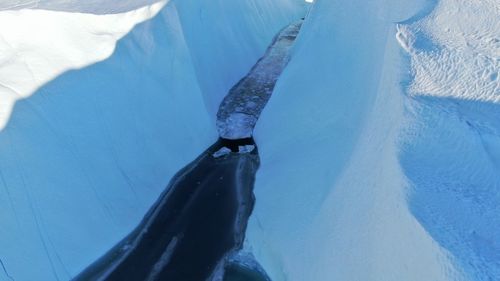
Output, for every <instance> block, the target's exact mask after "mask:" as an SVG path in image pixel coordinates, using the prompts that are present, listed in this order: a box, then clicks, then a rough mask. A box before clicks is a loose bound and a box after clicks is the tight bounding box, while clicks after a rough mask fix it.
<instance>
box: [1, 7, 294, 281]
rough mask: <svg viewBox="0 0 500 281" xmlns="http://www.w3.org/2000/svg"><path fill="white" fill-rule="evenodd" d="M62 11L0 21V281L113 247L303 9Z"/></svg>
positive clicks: (65, 267)
mask: <svg viewBox="0 0 500 281" xmlns="http://www.w3.org/2000/svg"><path fill="white" fill-rule="evenodd" d="M73 2H74V1H73ZM73 2H70V1H40V5H39V6H38V7H39V8H47V9H51V10H60V11H48V10H41V9H36V10H15V11H13V10H8V11H2V12H0V96H1V98H0V124H1V127H0V155H1V156H0V221H1V227H0V249H1V251H0V259H1V261H2V264H3V265H4V266H5V269H6V272H0V279H1V280H4V279H6V280H10V278H14V279H15V280H68V279H70V278H71V277H73V276H75V275H76V274H78V273H79V271H80V270H82V269H83V268H84V267H85V266H87V265H89V264H90V263H91V262H93V261H94V260H95V259H96V258H97V257H99V256H100V255H101V254H103V253H104V252H106V251H107V250H108V249H109V248H111V247H112V246H113V245H114V243H116V242H118V241H119V240H120V239H121V238H123V237H124V236H125V235H126V234H127V233H128V232H129V231H130V230H132V229H133V227H134V226H136V225H137V223H138V222H139V220H140V219H141V217H142V216H143V215H144V213H145V212H146V211H147V210H148V208H149V207H150V205H151V204H152V203H153V202H154V200H155V199H156V197H157V196H158V194H159V193H160V192H161V191H162V190H163V189H164V188H165V186H166V184H167V183H168V181H169V180H170V178H171V177H172V175H173V174H174V173H175V172H176V171H177V170H178V169H180V168H181V167H182V166H183V165H185V164H186V163H188V162H189V161H191V160H192V159H194V157H195V156H196V155H197V154H198V153H199V152H200V151H202V150H203V149H204V148H205V147H207V146H208V145H209V144H210V143H212V142H213V141H214V140H215V138H216V130H215V126H214V125H215V112H216V106H215V105H216V104H218V103H219V102H220V100H221V99H222V98H223V96H224V95H225V93H226V92H227V90H228V89H229V88H230V87H231V86H232V85H234V83H236V82H237V81H238V80H239V79H240V78H241V77H242V76H243V75H244V74H245V73H246V72H248V70H249V68H250V67H251V66H252V65H253V64H254V63H255V61H256V60H257V59H258V58H259V57H260V56H261V55H262V54H263V53H264V51H265V49H266V47H267V45H268V44H269V43H270V42H271V40H272V37H273V36H274V34H275V33H276V32H277V31H278V30H280V29H281V28H282V27H284V26H285V25H286V24H288V23H290V22H292V21H294V20H296V19H297V18H298V17H299V16H300V15H301V14H302V12H303V5H302V3H303V2H302V1H299V2H297V1H292V0H290V1H287V0H282V1H271V0H252V1H217V2H210V3H208V2H207V1H197V0H191V1H186V0H184V1H175V0H173V1H170V2H165V1H162V2H158V3H155V4H153V5H150V6H145V7H142V8H140V9H137V10H134V9H135V8H136V7H138V6H142V5H143V4H144V3H146V2H147V4H149V3H152V2H151V1H137V2H134V1H124V2H123V3H122V4H121V5H120V7H119V8H117V9H116V10H113V12H116V13H115V14H109V15H107V14H106V15H96V14H101V13H104V12H105V10H106V7H110V5H109V3H110V1H101V2H99V1H93V2H88V3H86V4H82V7H83V6H84V7H83V8H81V9H80V7H79V6H78V5H75V6H72V5H70V4H71V3H73ZM44 3H45V4H47V6H44V5H45V4H44ZM92 3H93V5H92ZM126 3H129V4H130V5H129V6H127V5H125V4H126ZM100 4H102V5H100ZM69 6H71V7H73V8H74V9H76V10H77V11H78V12H94V13H92V14H86V13H72V12H68V11H66V10H67V9H66V7H69ZM2 8H6V6H2ZM102 9H104V10H102ZM121 11H128V12H126V13H118V12H121ZM155 15H156V16H155ZM0 271H2V270H0Z"/></svg>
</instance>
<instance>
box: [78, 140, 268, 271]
mask: <svg viewBox="0 0 500 281" xmlns="http://www.w3.org/2000/svg"><path fill="white" fill-rule="evenodd" d="M223 143H225V144H227V141H224V140H219V141H218V142H217V143H216V144H214V145H213V146H211V147H210V148H209V149H207V150H206V151H205V152H204V153H202V154H201V155H200V156H199V157H198V159H196V160H195V161H193V162H192V163H191V164H189V165H188V166H186V167H185V168H184V169H182V170H181V171H180V172H179V173H177V175H176V176H175V177H174V178H173V179H172V181H171V182H170V184H169V186H168V187H167V191H166V192H164V194H162V195H161V196H160V198H159V199H158V201H157V202H156V204H155V205H154V206H153V207H152V208H151V210H150V211H149V212H148V214H147V215H146V216H145V217H144V219H143V221H142V222H141V224H140V225H139V226H138V227H137V229H136V230H135V231H134V232H132V233H131V234H130V235H129V236H127V237H126V238H125V239H124V240H123V241H121V242H120V243H119V244H118V245H117V246H115V247H114V248H113V249H111V250H110V251H109V252H108V253H107V254H106V255H105V256H104V257H102V258H101V259H100V260H98V261H97V262H96V263H94V264H93V265H91V266H90V267H89V268H88V269H87V270H85V271H84V272H82V273H81V274H80V275H79V276H78V277H77V278H75V280H116V281H126V280H167V281H168V280H171V281H204V280H206V279H207V278H208V277H210V275H211V274H212V272H213V271H214V269H215V268H216V266H217V264H218V263H219V262H220V261H221V260H223V258H224V257H225V256H226V255H227V254H228V253H230V252H232V251H236V250H238V249H240V248H241V247H242V244H243V239H244V234H245V231H246V225H247V221H248V218H249V216H250V214H251V212H252V208H253V204H254V196H253V185H254V180H255V173H256V171H257V169H258V166H259V157H258V152H257V149H255V150H254V151H252V152H251V153H247V154H238V153H232V154H230V155H227V156H225V157H221V158H214V157H213V156H212V154H213V153H214V152H215V151H217V150H218V149H220V148H221V147H222V146H223ZM252 143H253V141H252Z"/></svg>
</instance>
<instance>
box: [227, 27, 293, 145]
mask: <svg viewBox="0 0 500 281" xmlns="http://www.w3.org/2000/svg"><path fill="white" fill-rule="evenodd" d="M301 25H302V21H299V22H296V23H293V24H291V25H289V26H287V27H286V28H285V29H283V30H282V31H281V32H280V33H279V34H278V35H277V36H276V38H275V41H274V42H273V43H272V44H271V46H270V47H269V49H268V50H267V52H266V54H265V55H264V57H262V58H261V59H260V60H259V61H258V62H257V63H256V64H255V66H254V67H253V68H252V70H250V72H249V73H248V74H247V75H246V76H245V77H243V78H242V79H241V80H240V81H239V82H238V84H236V85H235V86H234V87H233V88H232V89H231V90H230V91H229V93H228V95H227V96H226V97H225V98H224V100H223V101H222V103H221V105H220V107H219V110H218V112H217V130H218V132H219V135H220V137H222V138H225V139H243V138H250V137H252V134H253V129H254V127H255V124H256V123H257V120H258V119H259V116H260V113H261V112H262V109H264V106H265V105H266V104H267V101H268V100H269V98H270V97H271V94H272V92H273V90H274V86H275V85H276V81H277V80H278V78H279V76H280V74H281V72H282V71H283V69H284V68H285V67H286V65H287V64H288V61H289V60H290V51H291V49H292V46H293V43H294V41H295V39H296V38H297V35H298V34H299V30H300V27H301Z"/></svg>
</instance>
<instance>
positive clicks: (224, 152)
mask: <svg viewBox="0 0 500 281" xmlns="http://www.w3.org/2000/svg"><path fill="white" fill-rule="evenodd" d="M229 153H231V149H229V148H227V147H225V146H224V147H222V148H221V149H219V150H217V151H216V152H215V153H214V154H212V155H213V157H214V158H219V157H222V156H225V155H228V154H229Z"/></svg>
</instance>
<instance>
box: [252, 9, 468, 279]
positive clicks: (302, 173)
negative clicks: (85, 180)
mask: <svg viewBox="0 0 500 281" xmlns="http://www.w3.org/2000/svg"><path fill="white" fill-rule="evenodd" d="M433 4H435V3H433V2H432V1H390V0H387V1H361V0H355V1H340V0H333V1H328V0H317V1H316V4H315V6H314V7H313V10H312V11H311V13H310V16H309V18H308V19H307V21H306V23H305V24H304V26H303V29H302V31H301V32H302V34H301V35H300V36H299V38H298V40H297V43H296V44H297V45H296V48H295V50H294V53H293V57H292V61H291V62H290V64H289V67H288V68H287V69H286V70H285V72H284V73H283V75H282V77H281V78H280V81H279V82H278V85H277V87H276V89H275V92H274V93H273V97H272V98H271V100H270V102H269V104H268V105H267V107H266V109H265V110H264V112H263V114H262V116H261V118H260V120H259V123H258V124H257V128H256V140H257V143H258V145H259V152H260V154H261V160H262V165H261V168H260V170H259V172H258V175H257V181H256V187H255V193H256V198H257V203H256V207H255V210H254V213H253V215H252V217H251V221H250V223H249V229H248V235H247V244H246V245H247V247H248V249H249V250H251V251H253V253H254V254H255V256H256V257H257V259H258V260H259V261H260V262H261V263H262V265H263V266H264V268H265V269H266V270H267V271H268V273H269V274H270V276H271V277H272V279H273V280H274V281H281V280H288V281H303V280H318V281H326V280H462V279H463V278H464V275H463V273H462V270H461V269H458V268H459V266H457V263H456V258H455V257H454V256H453V255H452V254H450V252H449V249H447V248H446V247H443V246H444V245H443V244H441V243H439V241H436V238H435V236H433V235H431V234H429V232H428V228H427V225H423V224H422V222H421V220H420V217H419V216H417V215H416V214H415V213H414V208H413V207H412V206H411V205H410V204H408V203H409V202H408V200H407V199H408V195H409V193H410V190H412V188H413V187H414V185H413V182H412V181H411V180H409V179H408V175H409V171H411V169H408V167H406V166H405V165H402V163H401V162H402V158H401V157H402V154H401V153H402V152H401V150H402V149H404V148H405V147H406V146H403V145H402V143H403V135H406V134H405V132H407V128H408V126H410V124H412V123H413V122H415V121H414V119H413V117H410V116H409V115H410V114H409V113H408V112H409V110H411V107H408V103H409V99H408V96H407V84H408V81H409V80H411V79H412V76H411V75H409V74H411V72H410V70H411V68H410V63H409V62H410V60H411V58H410V57H409V56H408V55H407V53H406V52H405V50H404V48H402V47H401V45H400V42H398V39H397V37H396V34H397V28H396V24H397V22H407V21H415V20H418V19H420V18H422V17H425V16H427V15H428V13H429V11H432V9H433ZM430 126H431V127H432V124H431V125H430ZM418 135H419V133H417V132H415V131H413V135H411V136H410V137H412V138H418ZM406 137H407V136H405V138H406ZM432 153H436V152H430V153H429V154H427V155H420V156H415V155H413V156H414V158H411V159H408V160H407V161H406V160H405V163H411V161H417V160H419V159H420V158H419V157H424V158H425V157H428V156H429V155H432ZM412 176H413V177H415V175H413V174H412ZM417 178H418V176H417ZM420 194H422V193H420ZM448 199H449V198H448ZM441 211H442V210H441ZM450 211H451V209H450V210H448V211H445V212H450ZM455 219H457V216H455Z"/></svg>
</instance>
